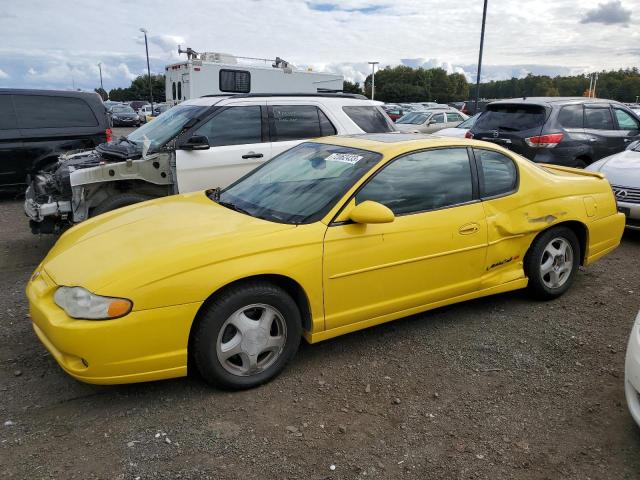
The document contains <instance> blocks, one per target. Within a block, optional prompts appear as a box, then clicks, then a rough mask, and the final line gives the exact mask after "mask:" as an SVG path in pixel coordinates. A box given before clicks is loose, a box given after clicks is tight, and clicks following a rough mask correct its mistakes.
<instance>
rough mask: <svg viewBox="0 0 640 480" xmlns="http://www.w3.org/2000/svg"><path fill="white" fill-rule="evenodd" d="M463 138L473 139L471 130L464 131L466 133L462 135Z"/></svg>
mask: <svg viewBox="0 0 640 480" xmlns="http://www.w3.org/2000/svg"><path fill="white" fill-rule="evenodd" d="M464 138H473V133H471V130H467V131H466V133H465V134H464Z"/></svg>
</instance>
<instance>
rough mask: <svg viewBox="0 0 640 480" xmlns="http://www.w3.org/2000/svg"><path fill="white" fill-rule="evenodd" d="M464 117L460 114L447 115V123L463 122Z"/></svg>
mask: <svg viewBox="0 0 640 480" xmlns="http://www.w3.org/2000/svg"><path fill="white" fill-rule="evenodd" d="M461 121H462V117H461V116H460V114H459V113H447V123H451V122H461Z"/></svg>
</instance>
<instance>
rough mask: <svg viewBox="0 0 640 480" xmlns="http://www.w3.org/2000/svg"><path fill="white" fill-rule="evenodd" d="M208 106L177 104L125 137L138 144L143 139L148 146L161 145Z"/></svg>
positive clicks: (140, 143)
mask: <svg viewBox="0 0 640 480" xmlns="http://www.w3.org/2000/svg"><path fill="white" fill-rule="evenodd" d="M207 108H209V107H204V106H199V105H178V106H177V107H173V108H172V109H170V110H168V111H167V112H166V113H164V114H162V115H160V116H159V117H158V118H156V119H154V120H153V121H151V122H149V123H145V124H144V125H143V126H142V127H140V128H138V129H137V130H134V131H133V132H132V133H130V134H129V135H128V136H127V139H128V140H129V141H131V142H134V143H136V144H138V145H143V144H144V142H145V139H148V140H149V148H150V149H153V148H158V147H161V146H163V145H164V144H165V143H167V142H168V141H169V140H171V139H172V138H173V137H175V136H176V135H177V134H178V133H180V131H181V130H182V128H183V127H184V126H185V124H186V123H187V122H188V121H189V120H191V119H192V118H196V117H197V116H198V115H200V114H201V113H202V112H204V111H205V110H206V109H207Z"/></svg>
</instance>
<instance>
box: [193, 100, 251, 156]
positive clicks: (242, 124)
mask: <svg viewBox="0 0 640 480" xmlns="http://www.w3.org/2000/svg"><path fill="white" fill-rule="evenodd" d="M193 134H194V135H204V136H205V137H207V139H208V140H209V145H211V146H212V147H221V146H223V145H243V144H250V143H261V142H262V114H261V112H260V107H259V106H247V107H229V108H227V109H225V110H223V111H222V112H220V113H219V114H218V115H216V116H215V117H213V118H212V119H211V120H209V121H208V122H207V123H205V124H204V125H202V126H201V127H200V128H198V129H197V130H196V131H195V132H194V133H193Z"/></svg>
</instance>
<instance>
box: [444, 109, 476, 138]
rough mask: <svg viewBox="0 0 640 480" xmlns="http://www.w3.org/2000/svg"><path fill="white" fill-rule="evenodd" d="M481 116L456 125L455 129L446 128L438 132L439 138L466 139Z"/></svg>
mask: <svg viewBox="0 0 640 480" xmlns="http://www.w3.org/2000/svg"><path fill="white" fill-rule="evenodd" d="M479 116H480V114H479V113H476V114H475V115H474V116H473V117H469V118H467V119H466V120H465V121H464V122H462V123H460V124H458V125H456V126H455V127H453V128H445V129H443V130H440V131H439V132H438V136H439V137H450V138H464V136H465V135H466V133H467V132H468V131H469V130H471V127H473V124H474V123H476V120H477V119H478V117H479Z"/></svg>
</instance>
